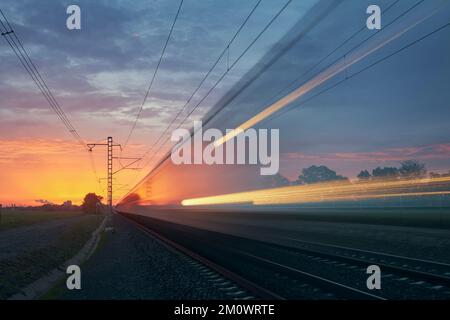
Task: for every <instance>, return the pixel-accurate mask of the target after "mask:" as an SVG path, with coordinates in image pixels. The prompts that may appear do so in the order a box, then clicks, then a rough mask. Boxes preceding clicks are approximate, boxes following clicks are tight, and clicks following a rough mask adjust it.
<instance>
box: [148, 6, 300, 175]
mask: <svg viewBox="0 0 450 320" xmlns="http://www.w3.org/2000/svg"><path fill="white" fill-rule="evenodd" d="M260 2H261V1H258V2H257V3H256V4H255V6H254V7H253V8H252V10H251V11H250V14H249V15H248V16H247V17H246V19H245V20H244V22H243V23H242V24H241V26H240V27H239V28H238V32H236V33H235V34H234V35H233V37H232V39H231V41H230V42H229V43H231V42H232V41H234V39H235V38H236V37H237V36H238V34H239V32H240V31H241V30H242V29H243V27H244V26H245V24H246V23H247V22H248V20H249V19H250V17H251V15H252V14H253V13H254V11H255V10H256V8H257V7H258V6H259V3H260ZM291 2H292V0H288V1H286V2H285V3H284V5H283V6H282V7H281V9H279V10H278V11H277V13H276V14H275V15H274V16H273V17H272V18H271V20H270V21H269V22H268V23H267V24H266V25H265V26H264V28H263V29H262V30H261V31H260V32H259V33H258V35H257V36H256V37H255V38H254V39H253V40H252V41H251V42H250V44H249V45H248V46H247V47H246V48H245V49H244V50H243V51H242V52H241V54H240V55H239V56H238V58H236V59H235V60H234V62H233V63H232V64H231V65H229V64H227V70H226V71H225V72H224V73H223V74H222V75H221V77H220V78H219V79H218V80H217V81H216V82H215V83H214V85H213V86H212V87H211V88H210V89H209V90H208V92H207V93H206V95H205V96H204V97H203V98H202V99H201V100H200V101H199V102H198V103H197V104H196V105H195V106H194V108H193V109H192V110H191V111H190V112H189V114H188V115H187V116H185V117H184V119H183V120H182V122H181V123H180V124H179V125H178V126H177V129H178V128H180V127H181V126H182V125H183V124H184V122H185V121H186V120H187V118H188V117H189V116H190V115H191V114H192V113H193V112H194V111H195V110H196V109H197V108H198V107H199V106H200V104H201V103H202V102H203V101H204V100H205V99H206V98H207V97H208V96H209V95H210V94H211V92H212V91H213V90H214V89H215V88H216V87H217V86H218V85H219V83H220V82H221V81H222V80H223V79H224V78H225V76H226V75H227V74H228V73H229V71H231V70H232V68H233V67H234V66H235V65H236V64H237V63H238V62H239V61H240V60H241V59H242V57H243V56H244V55H245V54H246V53H247V52H248V51H249V50H250V48H251V47H252V46H253V45H254V44H255V43H256V42H257V41H258V39H260V38H261V36H262V35H263V34H264V33H265V32H266V31H267V29H268V28H269V27H270V26H271V25H272V24H273V23H274V22H275V21H276V20H277V18H278V17H279V16H280V15H281V14H282V13H283V11H284V10H285V9H286V8H287V7H288V6H289V4H290V3H291ZM228 46H229V44H227V46H226V47H225V49H224V50H223V51H222V53H221V55H220V56H219V58H218V59H217V60H216V62H215V63H214V64H213V66H212V67H211V69H210V71H209V72H208V73H207V75H209V74H210V73H211V72H212V70H213V69H214V67H215V66H216V65H217V63H218V62H219V61H220V60H221V58H222V57H223V55H224V54H225V53H226V52H227V49H228ZM206 78H207V76H205V77H204V78H203V79H202V81H201V82H200V84H199V86H198V87H197V88H196V90H195V91H194V93H193V94H192V95H191V97H190V99H192V97H193V96H194V95H195V93H196V92H197V91H198V90H199V89H200V87H201V86H202V84H203V82H204V81H205V80H206ZM189 102H190V100H189ZM187 104H188V103H186V104H185V106H187ZM185 106H183V108H182V109H181V111H182V110H183V109H184V108H185ZM181 111H180V112H179V113H181ZM174 119H175V118H174ZM172 123H173V121H172V122H171V124H172ZM171 124H170V125H171ZM167 141H168V138H167V139H166V140H165V141H164V142H163V144H162V145H160V147H159V148H158V150H157V151H156V152H154V153H153V155H152V157H151V158H150V159H149V160H148V161H147V162H146V163H145V165H144V166H142V168H145V167H147V166H148V165H149V163H150V162H151V161H152V160H153V158H154V157H155V155H156V154H158V152H159V151H160V150H161V148H162V147H163V146H164V145H165V143H167ZM154 147H155V145H152V146H151V147H150V148H149V149H148V150H147V151H146V152H145V153H144V154H143V156H142V159H144V158H145V157H146V156H147V155H148V154H149V153H150V152H151V151H152V150H153V149H154ZM154 169H155V167H154V168H153V169H152V171H153V170H154Z"/></svg>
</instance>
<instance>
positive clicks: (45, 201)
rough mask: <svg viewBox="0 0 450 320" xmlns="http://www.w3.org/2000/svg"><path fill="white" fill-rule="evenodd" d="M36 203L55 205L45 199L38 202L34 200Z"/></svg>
mask: <svg viewBox="0 0 450 320" xmlns="http://www.w3.org/2000/svg"><path fill="white" fill-rule="evenodd" d="M34 201H35V202H37V203H42V204H51V205H54V203H53V202H50V201H48V200H44V199H38V200H34Z"/></svg>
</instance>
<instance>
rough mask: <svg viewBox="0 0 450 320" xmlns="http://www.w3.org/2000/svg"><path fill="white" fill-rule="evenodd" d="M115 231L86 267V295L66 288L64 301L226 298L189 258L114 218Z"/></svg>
mask: <svg viewBox="0 0 450 320" xmlns="http://www.w3.org/2000/svg"><path fill="white" fill-rule="evenodd" d="M113 223H114V227H115V230H116V232H114V233H109V234H108V235H107V237H108V238H107V240H106V241H105V243H104V244H103V245H101V247H100V249H99V251H98V252H97V253H95V254H94V256H93V257H92V258H91V259H90V260H89V261H88V262H87V263H86V264H84V265H83V266H81V274H82V276H81V283H82V284H81V286H82V289H81V290H73V291H69V290H67V289H63V293H62V295H61V296H60V297H59V298H62V299H226V298H228V299H229V298H230V297H227V296H226V295H225V293H224V292H223V291H221V290H220V289H219V288H218V287H216V286H214V282H213V281H211V280H208V279H207V277H205V276H204V275H203V274H202V272H201V270H200V269H199V268H198V267H196V266H194V265H190V264H188V263H186V258H185V256H183V255H181V254H177V253H175V252H172V251H170V250H168V249H167V248H166V247H165V246H163V245H162V244H160V243H159V242H158V241H157V240H155V239H153V238H151V237H150V236H148V235H147V234H145V233H143V232H142V231H140V230H138V229H136V228H135V227H134V226H133V225H131V224H130V223H129V222H128V221H126V220H125V219H124V218H123V217H121V216H117V215H115V216H114V217H113Z"/></svg>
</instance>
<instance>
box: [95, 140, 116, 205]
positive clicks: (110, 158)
mask: <svg viewBox="0 0 450 320" xmlns="http://www.w3.org/2000/svg"><path fill="white" fill-rule="evenodd" d="M96 146H106V147H107V150H108V159H107V172H108V175H107V179H108V194H107V201H108V208H109V210H108V211H109V213H110V214H111V213H112V193H113V178H112V177H113V152H114V147H119V148H120V149H122V146H121V145H120V144H114V143H113V138H112V137H108V140H107V143H88V144H87V147H88V150H89V151H90V152H92V149H94V147H96Z"/></svg>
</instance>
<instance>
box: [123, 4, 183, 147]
mask: <svg viewBox="0 0 450 320" xmlns="http://www.w3.org/2000/svg"><path fill="white" fill-rule="evenodd" d="M183 1H184V0H181V1H180V4H179V6H178V10H177V13H176V15H175V18H174V19H173V22H172V26H171V27H170V31H169V34H168V35H167V38H166V41H165V42H164V46H163V48H162V51H161V55H160V57H159V60H158V63H157V64H156V68H155V70H154V72H153V76H152V78H151V81H150V84H149V86H148V88H147V91H146V93H145V95H144V99H143V101H142V103H141V106H140V108H139V110H138V113H137V115H136V118H135V120H134V122H133V125H132V126H131V129H130V132H129V133H128V136H127V138H126V140H125V143H124V144H123V149H125V147H126V146H127V145H128V142H129V141H130V139H131V136H132V135H133V132H134V130H135V129H136V125H137V123H138V121H139V118H140V117H141V114H142V110H143V109H144V105H145V103H146V102H147V99H148V96H149V94H150V91H151V89H152V87H153V83H154V82H155V78H156V75H157V73H158V70H159V67H160V65H161V62H162V60H163V57H164V54H165V52H166V48H167V45H168V43H169V40H170V38H171V37H172V33H173V30H174V28H175V24H176V23H177V20H178V16H179V15H180V11H181V7H182V6H183Z"/></svg>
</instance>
